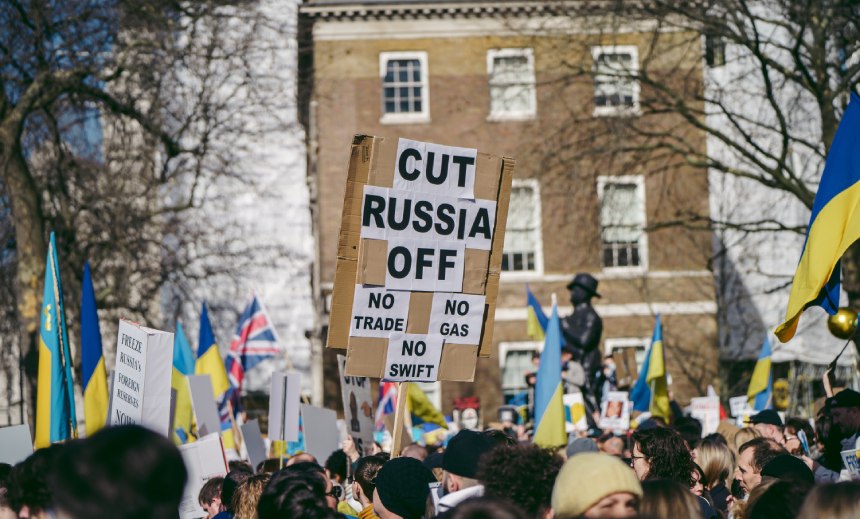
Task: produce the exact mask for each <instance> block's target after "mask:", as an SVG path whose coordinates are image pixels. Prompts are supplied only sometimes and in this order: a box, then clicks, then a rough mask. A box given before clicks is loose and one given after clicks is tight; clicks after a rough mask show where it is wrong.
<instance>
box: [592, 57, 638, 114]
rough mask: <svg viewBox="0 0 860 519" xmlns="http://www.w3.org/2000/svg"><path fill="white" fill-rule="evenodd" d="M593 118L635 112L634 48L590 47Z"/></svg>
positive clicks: (636, 85)
mask: <svg viewBox="0 0 860 519" xmlns="http://www.w3.org/2000/svg"><path fill="white" fill-rule="evenodd" d="M591 53H592V57H593V58H594V115H595V116H600V115H631V114H637V113H638V112H639V81H638V80H637V79H636V73H637V72H638V70H639V55H638V52H637V50H636V47H634V46H632V45H622V46H617V47H593V48H592V49H591Z"/></svg>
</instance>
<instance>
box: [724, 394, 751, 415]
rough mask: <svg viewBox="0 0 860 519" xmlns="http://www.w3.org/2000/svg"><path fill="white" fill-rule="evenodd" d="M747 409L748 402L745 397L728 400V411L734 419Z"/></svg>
mask: <svg viewBox="0 0 860 519" xmlns="http://www.w3.org/2000/svg"><path fill="white" fill-rule="evenodd" d="M747 409H750V401H749V397H747V396H746V395H743V396H733V397H731V398H729V410H730V411H731V413H732V416H734V417H735V418H737V417H739V416H741V414H742V413H743V412H744V411H746V410H747Z"/></svg>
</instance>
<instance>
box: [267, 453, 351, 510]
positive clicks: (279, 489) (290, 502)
mask: <svg viewBox="0 0 860 519" xmlns="http://www.w3.org/2000/svg"><path fill="white" fill-rule="evenodd" d="M317 466H318V465H317ZM257 517H258V519H281V518H283V517H301V518H302V519H335V518H337V517H338V515H337V514H336V513H335V511H334V510H332V508H331V507H330V506H329V503H328V502H327V500H326V478H325V476H324V475H323V474H321V473H320V472H319V471H313V470H303V469H301V468H300V469H299V470H295V469H294V467H288V468H285V469H282V470H279V471H277V472H275V473H274V474H272V477H271V479H270V480H269V482H268V484H266V487H265V488H264V489H263V493H262V494H261V495H260V499H259V502H258V503H257Z"/></svg>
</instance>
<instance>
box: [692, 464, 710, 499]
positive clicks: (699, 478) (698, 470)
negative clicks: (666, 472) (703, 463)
mask: <svg viewBox="0 0 860 519" xmlns="http://www.w3.org/2000/svg"><path fill="white" fill-rule="evenodd" d="M692 479H693V483H692V484H691V485H690V492H692V493H693V494H695V495H697V496H701V495H702V493H704V491H705V487H706V486H707V485H708V479H707V478H706V477H705V471H703V470H702V467H700V466H699V465H698V464H697V463H693V475H692Z"/></svg>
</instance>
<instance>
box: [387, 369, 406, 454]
mask: <svg viewBox="0 0 860 519" xmlns="http://www.w3.org/2000/svg"><path fill="white" fill-rule="evenodd" d="M408 393H409V382H400V383H398V384H397V410H396V411H395V412H394V430H393V431H392V432H391V437H392V440H391V457H392V458H397V457H398V456H400V451H401V449H402V445H403V422H404V420H405V418H406V402H407V400H408V399H409V395H408Z"/></svg>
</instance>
